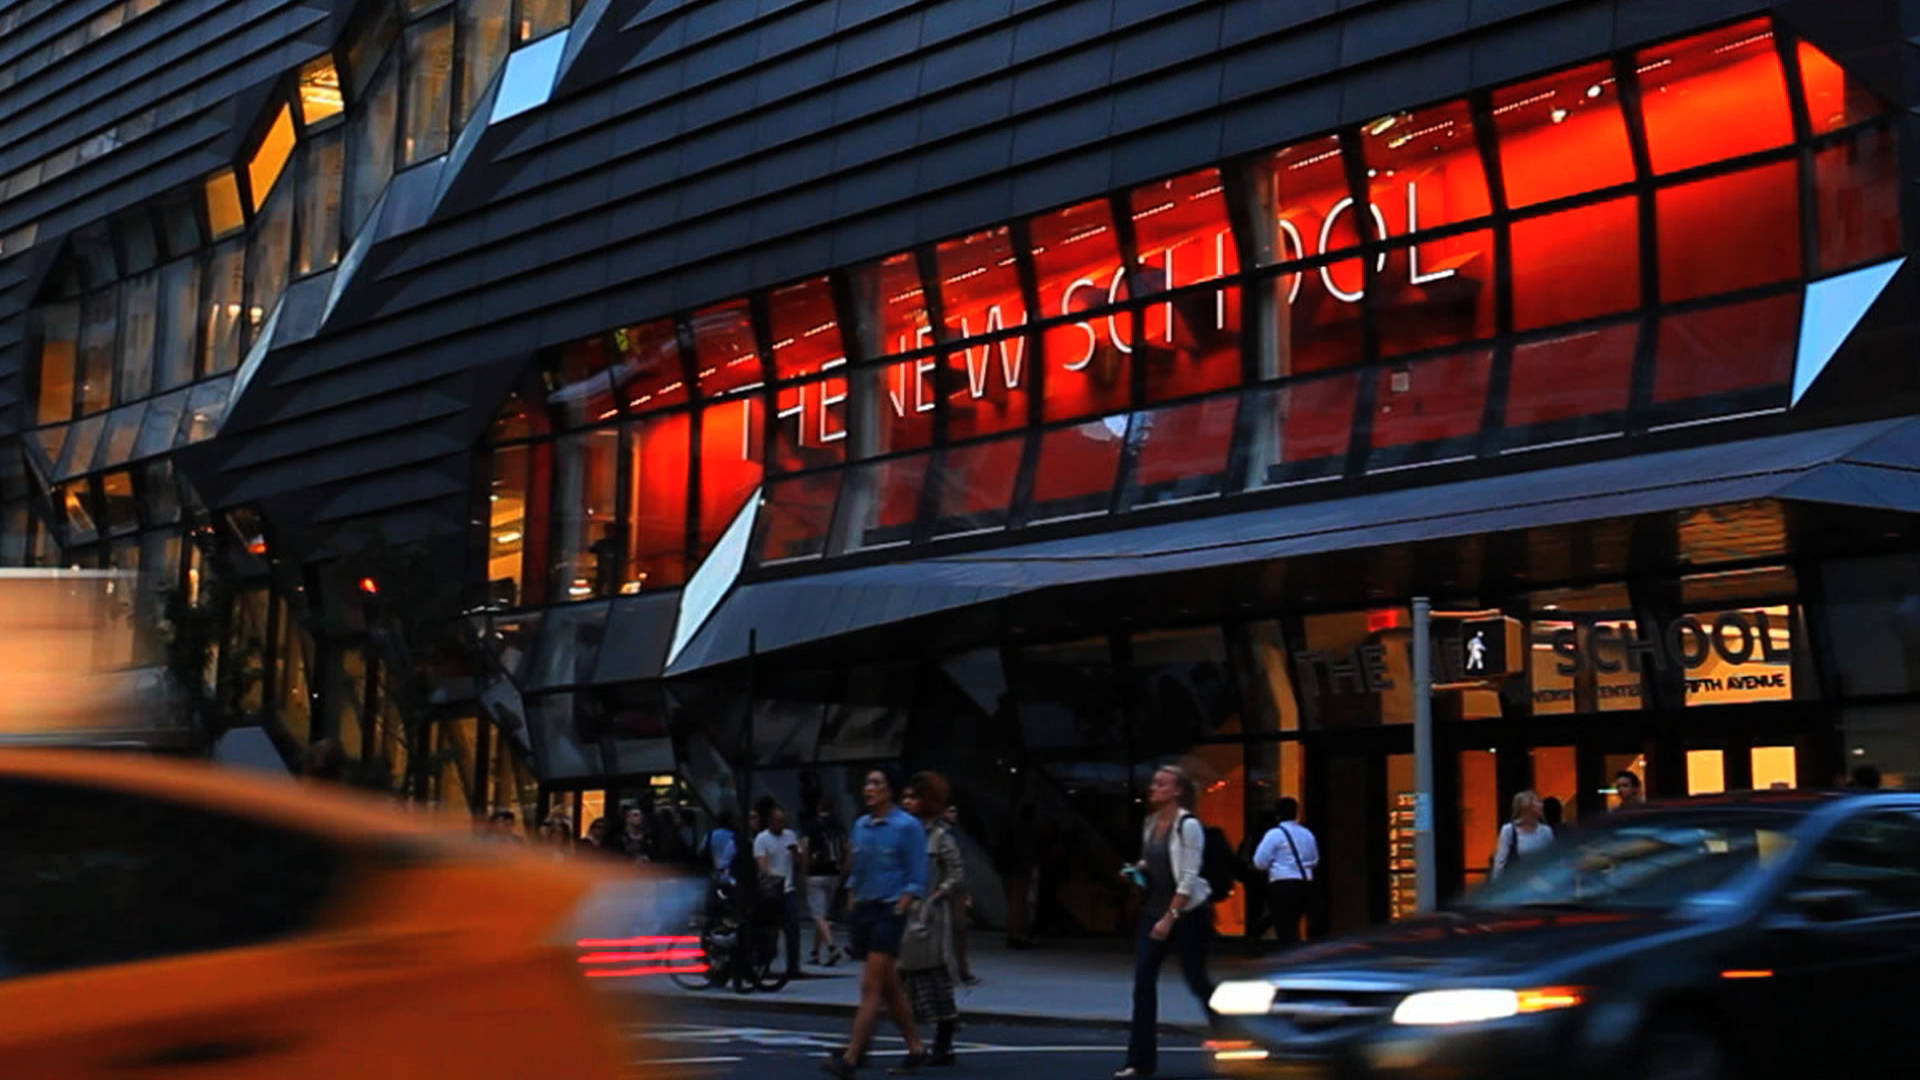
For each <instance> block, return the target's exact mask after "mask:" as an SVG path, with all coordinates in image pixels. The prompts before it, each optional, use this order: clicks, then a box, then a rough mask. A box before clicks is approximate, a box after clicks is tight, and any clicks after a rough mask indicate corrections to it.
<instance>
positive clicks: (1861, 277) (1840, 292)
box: [1793, 256, 1907, 405]
mask: <svg viewBox="0 0 1920 1080" xmlns="http://www.w3.org/2000/svg"><path fill="white" fill-rule="evenodd" d="M1906 261H1907V260H1906V257H1905V256H1902V257H1900V258H1898V259H1889V260H1888V261H1886V262H1883V263H1876V264H1875V265H1873V266H1868V267H1863V268H1861V269H1859V270H1854V271H1852V272H1850V273H1845V274H1841V275H1840V276H1839V277H1831V278H1828V279H1826V280H1825V281H1816V282H1814V283H1813V284H1811V285H1808V286H1807V297H1806V302H1805V308H1804V310H1803V313H1802V317H1801V319H1800V350H1799V352H1798V353H1796V354H1795V356H1794V361H1793V403H1794V404H1795V405H1798V404H1799V403H1800V396H1801V395H1802V394H1805V393H1806V392H1807V388H1808V387H1810V386H1812V385H1813V381H1814V380H1815V379H1817V378H1819V377H1820V373H1821V372H1822V371H1825V370H1826V369H1827V361H1829V360H1832V359H1833V354H1834V353H1836V352H1839V351H1840V346H1841V344H1842V343H1843V342H1845V341H1846V340H1847V335H1848V334H1851V333H1853V328H1854V327H1855V326H1858V325H1859V324H1860V320H1861V318H1862V317H1864V316H1865V315H1866V313H1867V309H1868V308H1870V307H1872V306H1873V302H1874V301H1875V300H1878V299H1879V298H1880V293H1881V292H1882V291H1883V290H1885V289H1886V287H1887V282H1889V281H1892V280H1893V275H1894V274H1895V272H1897V271H1898V270H1899V269H1900V267H1902V266H1903V265H1905V264H1906Z"/></svg>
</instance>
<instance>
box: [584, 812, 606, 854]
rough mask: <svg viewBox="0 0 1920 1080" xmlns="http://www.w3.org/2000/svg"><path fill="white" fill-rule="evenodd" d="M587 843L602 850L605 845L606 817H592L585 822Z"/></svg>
mask: <svg viewBox="0 0 1920 1080" xmlns="http://www.w3.org/2000/svg"><path fill="white" fill-rule="evenodd" d="M587 845H588V846H589V847H593V848H597V849H602V850H604V849H605V848H606V846H607V819H606V818H604V817H597V818H594V819H593V820H592V821H589V822H587Z"/></svg>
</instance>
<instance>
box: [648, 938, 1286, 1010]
mask: <svg viewBox="0 0 1920 1080" xmlns="http://www.w3.org/2000/svg"><path fill="white" fill-rule="evenodd" d="M808 940H811V936H809V938H808ZM972 947H973V954H972V962H973V973H974V974H975V975H976V976H978V977H979V979H980V982H979V984H978V985H975V986H970V987H969V986H961V987H956V988H955V989H956V997H957V999H958V1002H959V1005H960V1013H961V1015H962V1016H963V1017H969V1016H970V1017H973V1018H975V1019H980V1020H1001V1021H1013V1022H1020V1021H1032V1020H1052V1021H1068V1022H1072V1023H1085V1024H1095V1025H1099V1026H1102V1027H1124V1026H1126V1024H1127V1023H1128V1020H1129V1019H1130V1017H1131V1014H1132V1010H1133V946H1132V943H1131V942H1126V941H1068V942H1057V943H1047V942H1043V943H1042V944H1041V946H1040V947H1039V948H1036V949H1031V950H1014V949H1008V948H1007V947H1006V945H1005V943H1004V939H1003V938H1001V936H1000V935H999V934H996V933H992V932H989V931H980V932H978V933H976V934H975V936H974V938H973V941H972ZM1251 964H1252V961H1249V960H1248V959H1246V958H1245V957H1242V956H1238V955H1234V954H1232V953H1230V952H1228V951H1226V950H1223V949H1220V948H1218V947H1216V948H1215V950H1214V955H1213V962H1212V964H1211V968H1212V974H1213V977H1214V979H1215V980H1216V981H1217V980H1220V979H1223V978H1231V977H1233V976H1235V975H1237V974H1239V973H1242V972H1244V971H1247V970H1250V968H1251ZM805 970H806V973H807V977H806V978H804V979H798V980H795V981H793V982H790V983H788V984H787V986H786V988H785V989H783V990H781V991H779V992H778V993H773V994H735V993H732V992H731V991H719V990H705V991H697V992H696V991H686V990H681V989H680V988H678V987H676V986H674V985H673V984H671V983H669V982H666V981H665V980H658V981H650V982H648V983H647V984H646V985H644V986H636V987H635V990H636V991H639V992H644V993H656V994H662V995H663V996H669V997H672V996H688V997H694V998H697V999H698V1000H700V1001H701V1002H702V1003H705V1004H712V1005H723V1004H724V1005H732V1006H737V1007H739V1008H742V1009H750V1010H759V1011H763V1012H765V1011H786V1012H808V1013H828V1014H833V1015H840V1014H848V1015H850V1014H851V1013H852V1012H853V1008H854V1005H855V1004H856V1002H857V1001H858V1000H859V997H860V976H859V967H858V966H857V965H855V964H854V963H853V961H851V960H842V961H841V962H840V964H839V965H838V966H837V967H831V968H824V967H808V968H806V969H805ZM1160 1023H1161V1026H1162V1027H1175V1028H1184V1029H1188V1030H1199V1029H1202V1028H1204V1027H1205V1025H1206V1019H1205V1016H1204V1015H1203V1014H1202V1013H1201V1011H1200V1003H1199V1002H1197V1001H1195V1000H1194V998H1193V995H1192V994H1190V993H1188V992H1187V987H1186V983H1184V982H1183V981H1181V978H1180V968H1179V964H1178V962H1177V961H1175V960H1173V958H1171V957H1170V958H1169V959H1168V963H1167V965H1166V966H1165V968H1163V969H1162V971H1161V974H1160Z"/></svg>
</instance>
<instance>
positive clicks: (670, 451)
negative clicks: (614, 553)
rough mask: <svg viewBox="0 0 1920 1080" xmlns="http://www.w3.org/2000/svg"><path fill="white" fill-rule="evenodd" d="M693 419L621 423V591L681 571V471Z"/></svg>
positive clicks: (676, 580)
mask: <svg viewBox="0 0 1920 1080" xmlns="http://www.w3.org/2000/svg"><path fill="white" fill-rule="evenodd" d="M692 435H693V419H692V416H691V415H690V414H688V413H684V412H682V413H673V414H670V415H667V416H659V417H653V418H651V419H647V420H643V421H640V422H638V423H634V424H629V425H628V426H627V445H628V454H629V455H630V457H629V461H628V465H629V469H630V476H631V479H630V483H631V485H632V486H631V488H630V490H629V491H628V503H629V504H630V507H631V508H630V509H629V511H628V514H629V519H630V520H629V522H628V527H627V548H628V552H629V562H628V567H627V574H626V580H625V581H624V582H623V583H622V585H621V591H622V592H640V591H643V590H646V589H657V588H661V587H662V586H667V585H678V584H680V583H681V582H683V581H685V580H686V577H687V477H688V465H689V461H688V455H689V453H690V452H691V450H692V445H691V440H692Z"/></svg>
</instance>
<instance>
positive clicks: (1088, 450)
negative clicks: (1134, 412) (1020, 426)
mask: <svg viewBox="0 0 1920 1080" xmlns="http://www.w3.org/2000/svg"><path fill="white" fill-rule="evenodd" d="M1126 432H1127V417H1126V415H1125V414H1117V415H1114V416H1106V417H1102V418H1100V419H1098V420H1090V421H1088V422H1087V423H1084V424H1074V425H1072V426H1070V427H1062V428H1054V429H1052V430H1050V431H1047V432H1044V433H1042V434H1041V436H1040V457H1039V459H1038V461H1037V462H1036V464H1035V467H1034V474H1033V500H1032V503H1031V505H1030V506H1029V508H1028V510H1027V520H1028V521H1029V522H1041V521H1049V520H1053V519H1057V518H1070V517H1085V516H1087V515H1089V514H1104V513H1106V512H1107V511H1108V510H1109V509H1110V508H1111V506H1112V503H1113V483H1114V478H1115V474H1116V473H1117V472H1118V470H1119V468H1120V452H1121V450H1123V449H1124V448H1125V446H1126Z"/></svg>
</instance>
